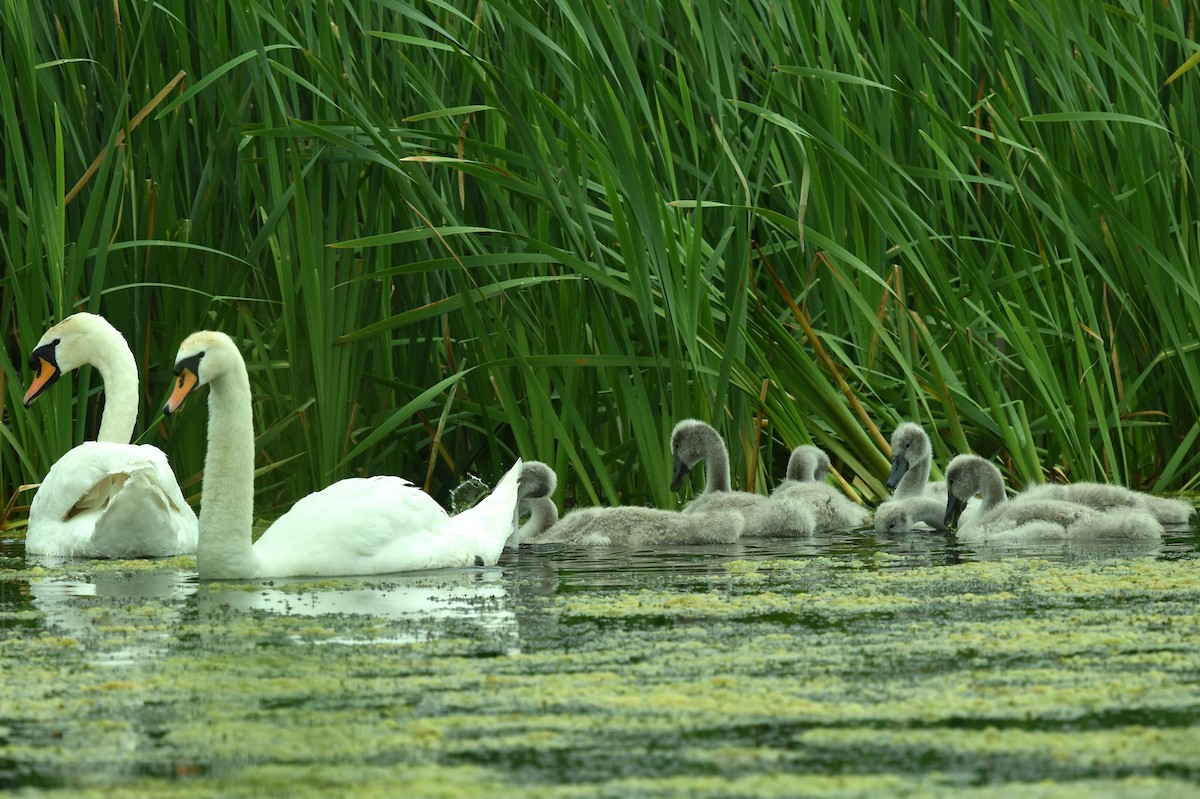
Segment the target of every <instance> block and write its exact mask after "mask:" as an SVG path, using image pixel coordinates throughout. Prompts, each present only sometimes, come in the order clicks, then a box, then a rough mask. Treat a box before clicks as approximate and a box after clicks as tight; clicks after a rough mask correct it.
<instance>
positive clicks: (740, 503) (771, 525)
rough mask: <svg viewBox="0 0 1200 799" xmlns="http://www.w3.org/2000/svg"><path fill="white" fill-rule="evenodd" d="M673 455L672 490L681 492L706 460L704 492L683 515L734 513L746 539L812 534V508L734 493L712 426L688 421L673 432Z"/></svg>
mask: <svg viewBox="0 0 1200 799" xmlns="http://www.w3.org/2000/svg"><path fill="white" fill-rule="evenodd" d="M671 454H672V455H673V456H674V460H675V473H674V476H673V478H672V480H671V490H672V491H678V490H679V489H680V487H681V486H682V485H683V481H684V479H685V478H686V477H687V475H688V472H689V471H690V470H691V469H692V468H694V467H695V466H696V464H697V463H699V462H700V461H704V468H705V485H704V492H703V493H702V494H700V495H698V496H696V497H695V498H694V499H693V500H692V501H691V502H690V503H688V505H687V506H686V507H685V508H684V509H683V514H684V515H691V514H697V513H714V512H718V511H722V512H723V511H733V512H736V513H739V514H741V515H742V517H743V519H744V527H743V532H742V536H743V537H747V538H748V537H764V536H772V537H802V536H808V535H812V532H813V528H814V526H815V518H814V513H813V509H812V507H810V506H809V505H807V504H803V503H794V502H778V501H773V500H772V499H771V498H769V497H766V496H764V495H762V494H753V493H750V492H749V491H732V490H730V482H729V451H728V450H727V449H726V447H725V441H724V439H722V438H721V435H720V433H718V432H717V431H716V430H715V429H714V428H713V427H712V426H711V425H709V424H707V423H706V422H702V421H700V420H698V419H685V420H683V421H682V422H680V423H679V424H677V425H675V429H674V430H673V431H672V432H671Z"/></svg>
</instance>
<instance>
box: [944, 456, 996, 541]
mask: <svg viewBox="0 0 1200 799" xmlns="http://www.w3.org/2000/svg"><path fill="white" fill-rule="evenodd" d="M996 481H999V482H1000V483H1001V484H1003V478H1002V477H1001V476H1000V470H999V469H997V468H996V467H995V466H994V465H992V464H991V463H989V462H987V461H986V460H984V459H983V458H981V457H979V456H978V455H956V456H955V457H954V460H952V461H950V465H949V467H947V468H946V518H945V523H946V526H947V527H950V526H952V525H957V524H958V519H959V517H960V516H962V512H963V509H964V508H966V507H967V501H968V500H970V499H971V497H973V496H975V495H976V494H980V493H983V491H984V489H985V488H986V487H987V485H988V484H989V483H991V482H996Z"/></svg>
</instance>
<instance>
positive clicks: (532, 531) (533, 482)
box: [505, 461, 558, 549]
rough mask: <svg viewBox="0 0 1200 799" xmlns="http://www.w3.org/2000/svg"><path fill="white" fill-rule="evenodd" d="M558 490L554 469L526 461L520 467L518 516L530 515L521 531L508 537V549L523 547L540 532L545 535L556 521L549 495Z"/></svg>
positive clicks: (554, 510) (539, 462)
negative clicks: (521, 545)
mask: <svg viewBox="0 0 1200 799" xmlns="http://www.w3.org/2000/svg"><path fill="white" fill-rule="evenodd" d="M557 487H558V477H557V476H555V474H554V470H553V469H551V468H550V467H549V466H547V465H546V464H544V463H542V462H541V461H525V462H524V463H522V464H521V488H520V489H519V490H518V491H517V514H518V516H523V515H525V514H526V513H528V514H529V519H528V521H526V522H525V523H524V524H523V525H521V529H520V530H518V531H517V532H515V533H513V534H512V535H510V536H509V537H508V542H507V543H506V544H505V546H506V547H508V548H510V549H511V548H513V547H516V546H518V545H520V544H523V543H525V542H527V541H529V540H530V539H532V538H533V537H534V536H536V535H538V534H539V533H542V532H545V531H546V530H548V529H550V528H551V527H552V526H554V524H555V522H557V521H558V506H557V505H555V504H554V500H553V499H551V498H550V495H551V494H553V493H554V489H555V488H557Z"/></svg>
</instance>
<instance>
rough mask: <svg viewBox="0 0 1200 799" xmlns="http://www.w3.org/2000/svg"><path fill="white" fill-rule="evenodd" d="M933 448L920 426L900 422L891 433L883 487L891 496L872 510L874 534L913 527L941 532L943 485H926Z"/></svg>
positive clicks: (944, 490)
mask: <svg viewBox="0 0 1200 799" xmlns="http://www.w3.org/2000/svg"><path fill="white" fill-rule="evenodd" d="M932 466H933V447H932V446H931V445H930V443H929V436H928V435H926V433H925V431H924V430H922V429H921V426H920V425H918V424H914V423H912V422H902V423H901V424H900V425H899V426H897V427H896V431H895V432H894V433H892V471H891V473H890V474H889V475H888V479H887V487H888V489H889V490H890V491H891V492H892V496H891V498H890V499H888V500H887V501H885V502H882V503H880V505H879V507H878V508H876V509H875V532H877V533H901V532H905V533H906V532H910V531H911V530H912V526H913V525H914V524H917V523H922V524H925V525H927V526H929V527H932V528H933V529H935V530H944V529H945V527H946V523H945V521H944V519H945V515H946V484H945V483H942V482H938V483H935V484H930V483H929V470H930V468H931V467H932Z"/></svg>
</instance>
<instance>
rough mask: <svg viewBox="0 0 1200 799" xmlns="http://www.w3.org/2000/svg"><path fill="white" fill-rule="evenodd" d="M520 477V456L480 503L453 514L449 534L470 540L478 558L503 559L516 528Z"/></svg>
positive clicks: (487, 561)
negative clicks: (510, 537) (505, 543)
mask: <svg viewBox="0 0 1200 799" xmlns="http://www.w3.org/2000/svg"><path fill="white" fill-rule="evenodd" d="M520 481H521V460H520V458H518V459H517V462H516V464H515V465H514V466H513V467H512V468H511V469H509V470H508V473H507V474H505V475H504V477H503V478H501V479H500V482H499V483H497V484H496V487H495V489H493V490H492V493H490V494H488V495H487V496H486V497H484V498H483V501H481V502H480V503H479V504H478V505H476V506H475V507H473V508H471V509H470V510H465V511H463V512H462V513H460V514H458V515H457V516H451V517H450V525H449V528H448V530H447V533H448V534H449V535H452V536H455V537H457V538H459V539H461V540H463V541H466V542H469V544H470V545H471V546H472V547H473V548H474V552H475V557H476V562H477V563H478V562H479V561H482V564H481V565H484V566H491V565H493V564H495V562H496V561H498V560H499V559H500V553H501V552H503V551H504V542H505V541H507V540H508V537H509V536H510V535H512V534H513V533H514V532H516V530H517V489H518V487H519V485H520Z"/></svg>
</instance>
